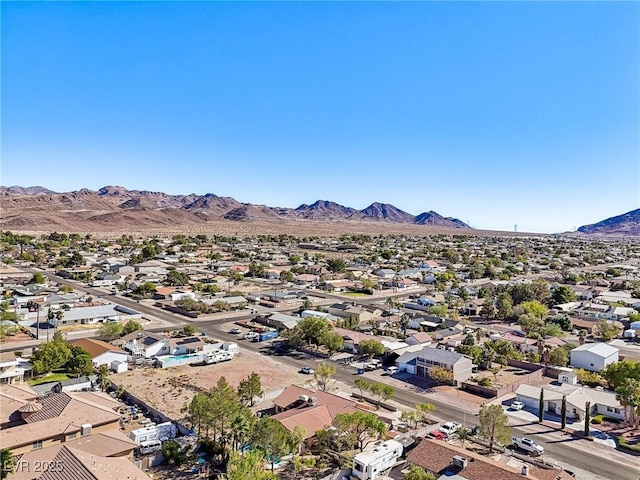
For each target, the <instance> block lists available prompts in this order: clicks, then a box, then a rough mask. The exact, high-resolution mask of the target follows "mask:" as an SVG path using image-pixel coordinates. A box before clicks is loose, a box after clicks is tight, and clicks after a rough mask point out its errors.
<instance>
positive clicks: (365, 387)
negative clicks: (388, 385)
mask: <svg viewBox="0 0 640 480" xmlns="http://www.w3.org/2000/svg"><path fill="white" fill-rule="evenodd" d="M354 383H355V385H356V387H358V390H360V398H362V397H364V392H368V391H369V388H370V387H371V383H370V382H367V381H366V380H365V379H364V378H356V379H355V381H354Z"/></svg>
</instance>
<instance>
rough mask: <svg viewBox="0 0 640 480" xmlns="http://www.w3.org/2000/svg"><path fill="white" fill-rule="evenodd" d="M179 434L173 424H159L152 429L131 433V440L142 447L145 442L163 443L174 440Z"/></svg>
mask: <svg viewBox="0 0 640 480" xmlns="http://www.w3.org/2000/svg"><path fill="white" fill-rule="evenodd" d="M177 433H178V429H177V428H176V426H175V425H174V424H173V423H171V422H164V423H159V424H158V425H152V426H150V427H144V428H138V429H137V430H132V431H131V432H129V438H130V439H131V440H133V441H134V442H136V443H137V444H138V445H140V446H142V444H143V443H144V442H151V441H154V440H158V441H160V442H163V441H165V440H169V439H170V438H173V437H175V436H176V434H177Z"/></svg>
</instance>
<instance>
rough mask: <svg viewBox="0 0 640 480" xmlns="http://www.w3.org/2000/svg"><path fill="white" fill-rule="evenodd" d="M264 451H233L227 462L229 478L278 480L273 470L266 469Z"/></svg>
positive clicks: (232, 479)
mask: <svg viewBox="0 0 640 480" xmlns="http://www.w3.org/2000/svg"><path fill="white" fill-rule="evenodd" d="M265 464H266V462H265V459H264V455H263V454H262V452H258V451H256V450H250V451H248V452H246V453H240V452H231V455H230V457H229V462H228V463H227V475H226V478H227V480H278V477H277V476H276V475H275V474H274V473H273V472H268V471H265Z"/></svg>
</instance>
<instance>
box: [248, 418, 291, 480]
mask: <svg viewBox="0 0 640 480" xmlns="http://www.w3.org/2000/svg"><path fill="white" fill-rule="evenodd" d="M251 437H252V438H251V444H252V445H253V446H254V448H256V449H257V450H259V451H261V452H263V453H264V455H265V456H266V458H267V460H268V461H269V462H270V463H271V470H272V471H273V469H274V465H275V462H276V461H277V460H279V459H280V458H282V457H283V456H285V455H287V454H289V453H292V452H294V451H295V450H296V449H297V448H298V447H299V446H296V445H295V441H296V439H295V438H294V436H293V435H292V434H291V433H290V432H289V430H287V429H286V428H285V427H284V425H282V424H281V423H280V422H279V421H278V420H276V419H274V418H273V417H261V418H260V419H259V420H258V421H257V422H256V424H255V427H254V429H253V432H252V435H251Z"/></svg>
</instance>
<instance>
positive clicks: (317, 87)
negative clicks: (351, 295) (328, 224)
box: [1, 1, 640, 232]
mask: <svg viewBox="0 0 640 480" xmlns="http://www.w3.org/2000/svg"><path fill="white" fill-rule="evenodd" d="M1 8H2V11H1V14H2V24H1V27H2V28H1V41H2V60H1V62H2V63H1V67H2V70H1V71H2V76H1V80H2V92H1V93H2V107H1V113H2V132H1V133H2V146H1V147H2V150H1V153H2V172H1V173H2V178H1V183H2V185H6V186H8V185H16V184H17V185H22V186H30V185H43V186H45V187H48V188H51V189H53V190H56V191H67V190H75V189H79V188H82V187H87V188H92V189H97V188H99V187H102V186H104V185H122V186H124V187H127V188H130V189H146V190H159V191H165V192H167V193H191V192H194V193H200V194H204V193H207V192H211V193H215V194H217V195H224V196H232V197H234V198H236V199H238V200H240V201H244V202H252V203H265V204H268V205H271V206H287V207H296V206H298V205H299V204H301V203H311V202H313V201H315V200H317V199H320V198H321V199H328V200H334V201H336V202H339V203H342V204H344V205H347V206H351V207H355V208H364V207H366V206H367V205H369V204H370V203H371V202H373V201H380V202H387V203H391V204H394V205H395V206H397V207H398V208H401V209H403V210H406V211H408V212H410V213H413V214H418V213H421V212H423V211H427V210H435V211H437V212H439V213H441V214H443V215H446V216H455V217H458V218H460V219H461V220H464V221H468V222H469V223H470V224H471V225H473V226H475V227H478V228H491V229H502V230H512V229H513V225H514V224H518V226H519V227H518V228H519V230H520V231H538V232H557V231H564V230H570V229H572V228H573V227H575V226H579V225H581V224H585V223H592V222H595V221H599V220H601V219H604V218H606V217H609V216H612V215H617V214H621V213H624V212H626V211H629V210H632V209H635V208H638V207H639V206H640V88H639V86H640V57H639V55H638V52H639V51H640V3H638V2H621V3H616V2H531V3H529V2H515V1H514V2H495V3H493V2H407V3H398V2H389V3H385V2H373V3H366V2H345V3H340V2H327V3H320V2H300V3H295V2H284V3H271V2H246V3H241V2H158V3H154V2H121V3H120V2H96V3H91V2H59V3H56V2H51V3H49V2H42V3H37V2H34V3H31V2H2V7H1Z"/></svg>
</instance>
